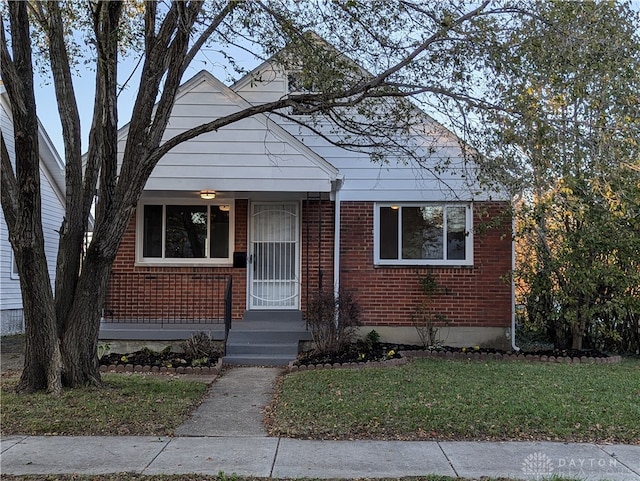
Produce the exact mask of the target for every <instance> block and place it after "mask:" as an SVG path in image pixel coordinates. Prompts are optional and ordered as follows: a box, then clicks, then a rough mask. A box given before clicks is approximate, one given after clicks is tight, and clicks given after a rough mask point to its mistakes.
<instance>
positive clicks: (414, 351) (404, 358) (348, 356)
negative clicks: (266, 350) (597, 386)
mask: <svg viewBox="0 0 640 481" xmlns="http://www.w3.org/2000/svg"><path fill="white" fill-rule="evenodd" d="M363 354H364V355H363ZM411 358H442V359H460V360H468V361H487V360H496V361H529V362H553V363H565V364H580V363H598V364H613V363H618V362H620V361H621V359H622V358H621V356H611V355H609V354H607V353H603V352H600V351H598V350H595V349H585V350H571V349H563V350H560V349H555V350H546V351H535V352H523V351H520V352H510V351H502V350H500V349H490V348H479V347H477V346H475V347H466V348H465V347H462V348H459V347H450V346H443V347H439V348H437V349H425V348H424V347H422V346H414V345H405V344H383V343H378V344H376V345H374V347H373V348H372V350H371V352H368V353H362V352H359V351H358V349H357V346H356V345H353V346H350V347H349V348H348V349H346V350H345V351H344V352H342V353H338V354H332V355H326V354H325V355H318V354H316V353H313V352H310V353H305V354H304V355H301V356H300V357H299V358H298V359H296V360H295V361H293V362H291V363H290V364H289V370H290V371H305V370H314V369H334V368H365V367H383V366H397V365H401V364H406V363H407V362H408V361H409V359H411Z"/></svg>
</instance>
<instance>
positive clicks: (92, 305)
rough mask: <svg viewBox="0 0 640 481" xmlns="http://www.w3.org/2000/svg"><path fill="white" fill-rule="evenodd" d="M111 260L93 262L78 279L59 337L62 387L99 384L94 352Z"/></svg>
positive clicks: (96, 357)
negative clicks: (97, 263) (98, 262)
mask: <svg viewBox="0 0 640 481" xmlns="http://www.w3.org/2000/svg"><path fill="white" fill-rule="evenodd" d="M112 263H113V261H112V260H111V261H103V262H100V265H97V266H96V265H95V263H93V265H92V266H88V268H87V269H85V270H84V271H83V272H82V274H81V276H80V279H79V281H78V286H77V288H76V292H75V295H74V302H73V305H72V306H71V310H70V312H69V315H68V317H67V319H66V320H65V321H66V322H65V323H64V325H65V329H64V332H63V333H62V339H61V341H62V361H63V381H64V385H65V387H72V388H73V387H78V386H82V385H86V384H89V385H93V386H100V385H102V380H101V379H100V365H99V363H98V352H97V347H98V333H99V330H100V318H101V312H100V311H101V309H100V308H101V306H102V305H103V303H104V298H105V296H106V291H107V284H108V282H109V274H110V271H111V265H112Z"/></svg>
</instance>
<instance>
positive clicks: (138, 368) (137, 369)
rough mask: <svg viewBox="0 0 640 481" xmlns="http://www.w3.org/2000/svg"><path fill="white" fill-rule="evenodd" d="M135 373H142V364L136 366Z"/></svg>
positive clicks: (134, 367)
mask: <svg viewBox="0 0 640 481" xmlns="http://www.w3.org/2000/svg"><path fill="white" fill-rule="evenodd" d="M133 372H142V366H141V365H140V364H136V365H135V366H133Z"/></svg>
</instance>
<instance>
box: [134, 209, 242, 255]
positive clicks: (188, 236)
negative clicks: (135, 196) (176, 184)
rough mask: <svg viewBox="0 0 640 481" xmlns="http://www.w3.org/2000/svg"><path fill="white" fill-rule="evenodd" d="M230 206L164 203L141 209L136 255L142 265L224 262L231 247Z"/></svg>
mask: <svg viewBox="0 0 640 481" xmlns="http://www.w3.org/2000/svg"><path fill="white" fill-rule="evenodd" d="M232 219H233V209H232V205H229V204H226V205H215V204H197V203H194V204H187V203H185V204H181V203H175V204H164V203H159V202H158V203H154V202H150V203H148V204H144V205H141V206H140V209H139V217H138V236H139V242H140V247H139V249H140V250H139V252H140V251H141V252H140V253H141V254H142V255H141V257H142V261H143V262H154V261H163V262H167V263H181V262H189V263H210V262H212V261H214V262H215V261H218V262H221V263H226V262H229V261H230V260H231V256H232V245H233V228H232V224H233V223H232Z"/></svg>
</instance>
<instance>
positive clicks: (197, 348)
mask: <svg viewBox="0 0 640 481" xmlns="http://www.w3.org/2000/svg"><path fill="white" fill-rule="evenodd" d="M181 346H182V349H183V350H184V353H185V354H186V355H187V356H189V357H191V358H192V359H202V358H209V357H215V356H216V354H217V352H216V347H215V343H214V342H213V339H211V337H210V336H209V335H208V334H207V333H206V332H199V333H198V334H193V335H192V336H191V337H190V338H189V339H187V340H186V341H184V342H183V343H182V345H181Z"/></svg>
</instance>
